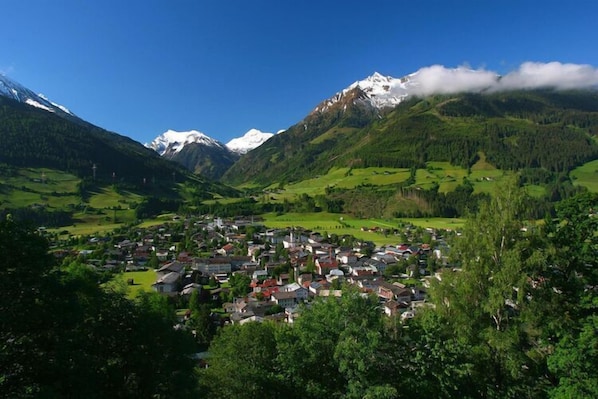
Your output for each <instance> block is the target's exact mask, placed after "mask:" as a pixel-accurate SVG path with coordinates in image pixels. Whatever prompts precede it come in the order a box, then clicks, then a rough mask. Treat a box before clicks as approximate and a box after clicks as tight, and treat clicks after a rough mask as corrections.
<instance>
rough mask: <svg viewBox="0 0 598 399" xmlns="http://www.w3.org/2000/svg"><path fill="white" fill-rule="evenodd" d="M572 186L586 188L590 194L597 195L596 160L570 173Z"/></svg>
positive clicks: (597, 175) (597, 169) (597, 176)
mask: <svg viewBox="0 0 598 399" xmlns="http://www.w3.org/2000/svg"><path fill="white" fill-rule="evenodd" d="M570 176H571V178H572V179H573V184H575V185H578V186H584V187H587V188H588V190H589V191H590V192H593V193H598V160H595V161H591V162H588V163H585V164H583V165H582V166H580V167H579V168H576V169H574V170H572V171H571V173H570Z"/></svg>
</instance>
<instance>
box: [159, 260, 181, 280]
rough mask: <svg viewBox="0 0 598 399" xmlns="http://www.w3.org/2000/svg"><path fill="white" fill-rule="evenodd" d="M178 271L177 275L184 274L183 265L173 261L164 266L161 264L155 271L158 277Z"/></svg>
mask: <svg viewBox="0 0 598 399" xmlns="http://www.w3.org/2000/svg"><path fill="white" fill-rule="evenodd" d="M173 272H174V273H178V274H179V275H181V276H182V275H183V274H185V265H184V264H182V263H180V262H177V261H174V262H170V263H167V264H165V265H164V266H162V267H161V268H159V269H158V270H157V271H156V274H157V276H158V278H160V277H163V276H165V275H167V274H168V273H173Z"/></svg>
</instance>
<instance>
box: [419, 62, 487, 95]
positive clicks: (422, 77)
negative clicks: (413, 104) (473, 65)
mask: <svg viewBox="0 0 598 399" xmlns="http://www.w3.org/2000/svg"><path fill="white" fill-rule="evenodd" d="M410 78H411V79H410V80H411V83H412V84H413V86H414V87H413V89H412V90H413V91H414V94H417V95H423V96H426V95H430V94H449V93H459V92H465V91H480V90H483V89H487V88H490V87H492V86H493V85H495V84H496V81H497V79H498V75H497V74H496V73H495V72H491V71H486V70H484V69H478V70H473V69H470V68H467V67H464V66H461V67H458V68H454V69H449V68H445V67H444V66H442V65H432V66H430V67H425V68H422V69H420V70H419V71H417V72H416V73H414V74H413V75H411V76H410Z"/></svg>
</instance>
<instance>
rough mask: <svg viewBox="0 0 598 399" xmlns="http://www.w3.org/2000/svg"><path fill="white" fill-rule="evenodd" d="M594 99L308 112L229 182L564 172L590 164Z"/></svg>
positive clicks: (552, 97)
mask: <svg viewBox="0 0 598 399" xmlns="http://www.w3.org/2000/svg"><path fill="white" fill-rule="evenodd" d="M597 133H598V94H597V93H596V92H595V91H568V92H562V91H552V90H541V91H539V90H536V91H517V92H502V93H488V94H461V95H453V96H432V97H427V98H424V99H418V98H411V99H409V100H407V101H404V102H403V103H401V104H399V105H398V106H397V107H396V108H395V109H393V110H390V111H386V112H384V113H379V112H377V111H376V110H374V109H373V108H371V107H368V106H367V105H365V104H362V103H360V102H359V101H355V102H353V103H351V104H349V105H347V106H346V107H345V106H343V107H336V108H332V109H330V110H328V111H326V112H314V113H312V114H310V115H309V116H308V117H306V118H305V119H304V120H303V121H301V122H300V123H298V124H297V125H295V126H293V127H291V128H290V129H288V130H287V131H285V132H284V133H281V134H278V135H276V136H275V137H274V138H273V139H271V140H269V141H268V142H267V143H265V144H264V145H262V146H260V147H258V148H257V149H256V150H254V151H251V152H250V153H248V154H247V155H245V156H244V157H242V158H241V160H239V161H238V162H237V163H236V164H235V165H233V167H232V168H231V169H229V171H228V172H227V173H226V174H225V175H224V177H223V180H224V181H226V182H229V183H240V182H243V181H244V182H247V181H253V182H256V183H259V184H263V185H267V184H271V183H274V182H281V181H282V182H285V181H287V182H288V181H297V180H301V179H304V178H306V177H313V176H314V175H316V174H320V173H323V172H325V171H327V170H328V169H329V168H331V167H333V166H337V167H356V168H358V167H368V166H382V167H408V168H409V167H425V163H426V162H428V161H448V162H450V163H451V164H453V165H459V166H462V167H465V168H467V167H470V166H471V165H473V164H474V163H475V162H476V160H477V157H478V154H479V153H480V152H483V153H485V154H486V157H487V160H488V162H490V163H491V164H492V165H494V166H496V167H498V168H500V169H504V170H518V169H522V168H532V169H541V170H547V171H550V172H554V173H567V172H568V171H569V170H571V169H572V168H573V167H575V166H578V165H580V164H582V163H583V162H586V161H589V160H592V159H596V158H597V157H598V145H597V144H596V141H595V136H596V134H597Z"/></svg>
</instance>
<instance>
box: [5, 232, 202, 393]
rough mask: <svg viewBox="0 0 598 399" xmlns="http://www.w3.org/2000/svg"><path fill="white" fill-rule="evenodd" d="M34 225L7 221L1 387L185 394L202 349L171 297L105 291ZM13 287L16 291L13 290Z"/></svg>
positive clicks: (88, 271)
mask: <svg viewBox="0 0 598 399" xmlns="http://www.w3.org/2000/svg"><path fill="white" fill-rule="evenodd" d="M47 249H48V245H47V243H46V242H45V240H44V239H43V238H41V237H39V236H38V235H37V234H36V233H35V232H34V231H33V230H29V229H27V228H26V227H23V226H19V225H16V224H14V223H12V222H0V289H1V290H2V297H0V311H1V312H2V317H1V318H0V342H2V344H1V346H0V354H1V356H0V375H1V376H2V377H0V392H1V395H5V397H10V398H21V397H48V398H55V397H87V398H104V397H113V398H151V397H157V396H164V395H173V396H176V397H185V396H187V395H189V394H191V393H192V392H193V390H194V386H195V385H194V383H193V380H192V378H193V377H192V370H193V361H192V360H191V358H190V356H189V355H190V354H191V353H192V351H193V349H194V347H193V343H192V341H191V340H190V337H189V336H187V335H186V334H185V333H184V332H181V331H176V330H174V329H173V328H172V327H173V320H174V314H173V312H172V311H171V309H170V308H167V307H166V306H167V303H165V302H164V301H163V300H164V298H156V297H150V296H147V297H142V298H141V299H140V300H138V301H131V300H129V299H127V298H126V297H125V296H124V295H123V293H122V292H119V291H113V290H110V289H102V288H101V287H100V286H99V285H98V275H97V274H96V273H95V272H94V271H93V270H92V269H90V268H88V267H87V266H85V265H79V264H76V263H75V264H72V265H70V266H69V267H67V268H65V269H64V270H60V269H58V268H57V267H56V266H55V265H54V262H53V257H51V256H50V255H49V254H48V253H47ZM5 294H8V295H5Z"/></svg>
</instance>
